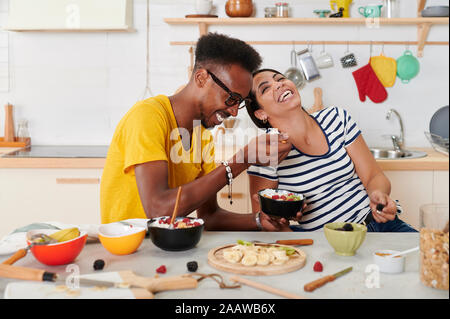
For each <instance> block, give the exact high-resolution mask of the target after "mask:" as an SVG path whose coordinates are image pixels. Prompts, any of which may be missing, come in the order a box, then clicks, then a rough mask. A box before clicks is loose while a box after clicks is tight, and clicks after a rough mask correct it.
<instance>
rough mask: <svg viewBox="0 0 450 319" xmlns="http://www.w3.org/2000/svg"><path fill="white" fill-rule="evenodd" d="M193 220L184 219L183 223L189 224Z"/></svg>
mask: <svg viewBox="0 0 450 319" xmlns="http://www.w3.org/2000/svg"><path fill="white" fill-rule="evenodd" d="M190 221H191V220H190V219H189V218H183V223H185V224H188V223H189V222H190Z"/></svg>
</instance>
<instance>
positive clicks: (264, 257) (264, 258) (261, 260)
mask: <svg viewBox="0 0 450 319" xmlns="http://www.w3.org/2000/svg"><path fill="white" fill-rule="evenodd" d="M256 263H257V264H258V265H259V266H266V265H268V264H269V263H270V254H268V253H267V252H261V253H259V254H258V261H257V262H256Z"/></svg>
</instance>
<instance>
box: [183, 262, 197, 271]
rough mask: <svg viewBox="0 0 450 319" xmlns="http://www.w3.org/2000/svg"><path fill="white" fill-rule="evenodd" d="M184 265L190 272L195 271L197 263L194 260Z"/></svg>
mask: <svg viewBox="0 0 450 319" xmlns="http://www.w3.org/2000/svg"><path fill="white" fill-rule="evenodd" d="M186 266H187V269H188V270H189V271H190V272H196V271H197V269H198V264H197V262H196V261H190V262H188V263H187V264H186Z"/></svg>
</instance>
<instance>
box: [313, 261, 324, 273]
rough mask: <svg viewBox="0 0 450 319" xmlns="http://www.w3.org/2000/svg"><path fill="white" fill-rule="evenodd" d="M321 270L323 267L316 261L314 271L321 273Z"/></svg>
mask: <svg viewBox="0 0 450 319" xmlns="http://www.w3.org/2000/svg"><path fill="white" fill-rule="evenodd" d="M322 270H323V266H322V264H321V262H320V261H316V263H315V264H314V271H316V272H321V271H322Z"/></svg>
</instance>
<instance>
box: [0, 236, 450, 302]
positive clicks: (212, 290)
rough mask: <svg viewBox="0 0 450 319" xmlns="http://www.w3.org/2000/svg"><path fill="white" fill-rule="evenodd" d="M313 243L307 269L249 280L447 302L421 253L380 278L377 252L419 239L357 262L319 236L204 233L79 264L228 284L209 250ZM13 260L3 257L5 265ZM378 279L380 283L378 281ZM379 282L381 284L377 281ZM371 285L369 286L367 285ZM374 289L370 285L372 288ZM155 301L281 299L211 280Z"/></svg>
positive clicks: (99, 251) (356, 295)
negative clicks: (175, 245) (174, 246)
mask: <svg viewBox="0 0 450 319" xmlns="http://www.w3.org/2000/svg"><path fill="white" fill-rule="evenodd" d="M293 238H312V239H313V240H314V244H313V245H311V246H304V247H299V248H300V249H302V250H303V251H304V252H305V253H306V255H307V261H306V265H305V266H304V267H303V268H302V269H299V270H297V271H294V272H291V273H287V274H282V275H274V276H244V275H240V276H242V277H244V278H247V279H250V280H253V281H256V282H259V283H262V284H266V285H269V286H272V287H274V288H278V289H281V290H285V291H287V292H290V293H294V294H297V295H301V296H304V297H307V298H311V299H324V298H327V299H448V298H449V291H448V290H437V289H433V288H429V287H426V286H424V285H423V284H422V283H421V282H420V279H419V252H414V253H411V254H409V255H407V257H406V262H405V272H403V273H401V274H384V273H377V272H376V271H375V270H374V268H373V262H372V253H373V252H374V251H375V250H378V249H393V250H406V249H408V248H411V247H415V246H417V245H418V244H419V234H418V233H368V234H367V236H366V239H365V241H364V242H363V244H362V245H361V247H360V248H359V250H358V251H357V253H356V255H355V256H350V257H342V256H338V255H336V254H335V253H334V252H333V250H332V248H331V246H330V245H329V244H328V242H327V240H326V238H325V235H324V233H323V232H321V231H320V232H314V233H308V234H302V235H299V234H298V233H268V232H204V234H203V237H202V239H201V241H200V242H199V244H198V245H197V247H196V248H194V249H192V250H188V251H184V252H167V251H163V250H161V249H159V248H157V247H156V246H154V245H153V243H152V242H151V240H150V239H149V238H145V240H144V242H143V244H142V245H141V247H140V248H139V249H138V251H137V252H136V253H134V254H131V255H127V256H115V255H111V254H110V253H109V252H108V251H106V250H105V249H104V248H103V247H102V246H101V244H99V243H94V244H87V245H86V246H85V248H84V250H83V251H82V252H81V254H80V255H79V256H78V258H77V260H76V261H75V264H76V265H78V266H79V267H80V274H88V273H93V272H94V271H93V269H92V264H93V262H94V260H96V259H103V260H105V262H106V267H105V269H104V270H103V271H104V272H110V271H119V270H132V271H134V272H135V273H136V274H137V275H140V276H145V277H153V276H154V275H155V270H156V268H158V267H159V266H161V265H166V267H167V274H165V275H160V276H161V277H162V276H173V275H180V274H184V273H186V272H187V270H186V263H187V262H188V261H192V260H196V261H197V262H198V263H199V268H198V272H199V273H204V274H209V273H219V274H221V275H222V276H223V277H224V279H225V281H226V282H227V283H231V282H230V281H229V279H228V278H229V277H230V276H231V275H232V274H230V273H226V272H223V271H219V270H217V269H215V268H213V267H211V266H210V265H209V264H208V263H207V254H208V252H209V250H210V249H212V248H215V247H218V246H222V245H225V244H229V243H235V242H236V240H237V239H243V240H260V241H264V242H272V241H274V240H277V239H293ZM7 257H8V256H0V262H2V261H4V260H5V259H6V258H7ZM316 261H320V262H321V263H322V264H323V267H324V268H323V272H322V273H318V272H314V271H313V265H314V263H315V262H316ZM15 265H17V266H22V267H32V268H39V269H46V270H47V271H52V272H57V273H59V274H61V275H69V274H70V273H65V266H58V267H50V266H44V265H42V264H40V263H39V262H37V261H36V260H35V259H34V257H33V256H32V255H31V253H30V254H29V255H27V256H26V257H25V258H23V259H22V260H19V261H18V262H17V263H16V264H15ZM350 266H352V267H353V271H351V272H350V273H348V274H346V275H344V276H343V277H341V278H338V279H336V280H335V281H334V282H330V283H328V284H326V285H325V286H323V287H321V288H318V289H317V290H315V291H314V292H311V293H307V292H305V291H304V290H303V286H304V285H305V284H306V283H308V282H310V281H313V280H315V279H318V278H320V277H323V276H325V275H328V274H333V273H335V272H338V271H340V270H343V269H344V268H347V267H350ZM378 275H379V277H378ZM377 278H379V281H377ZM13 281H15V280H13V279H4V278H0V296H1V297H3V293H4V289H5V287H6V285H7V284H8V283H9V282H13ZM367 283H369V284H367ZM370 283H371V284H370ZM155 298H161V299H223V300H226V299H251V300H259V299H269V298H270V299H273V298H281V297H279V296H277V295H272V294H270V293H267V292H264V291H260V290H256V289H254V288H251V287H248V286H242V287H241V288H239V289H220V288H219V287H218V284H217V283H216V282H214V281H212V280H209V279H205V280H203V281H201V282H200V283H199V285H198V287H197V289H196V290H179V291H167V292H160V293H157V294H156V295H155Z"/></svg>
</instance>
